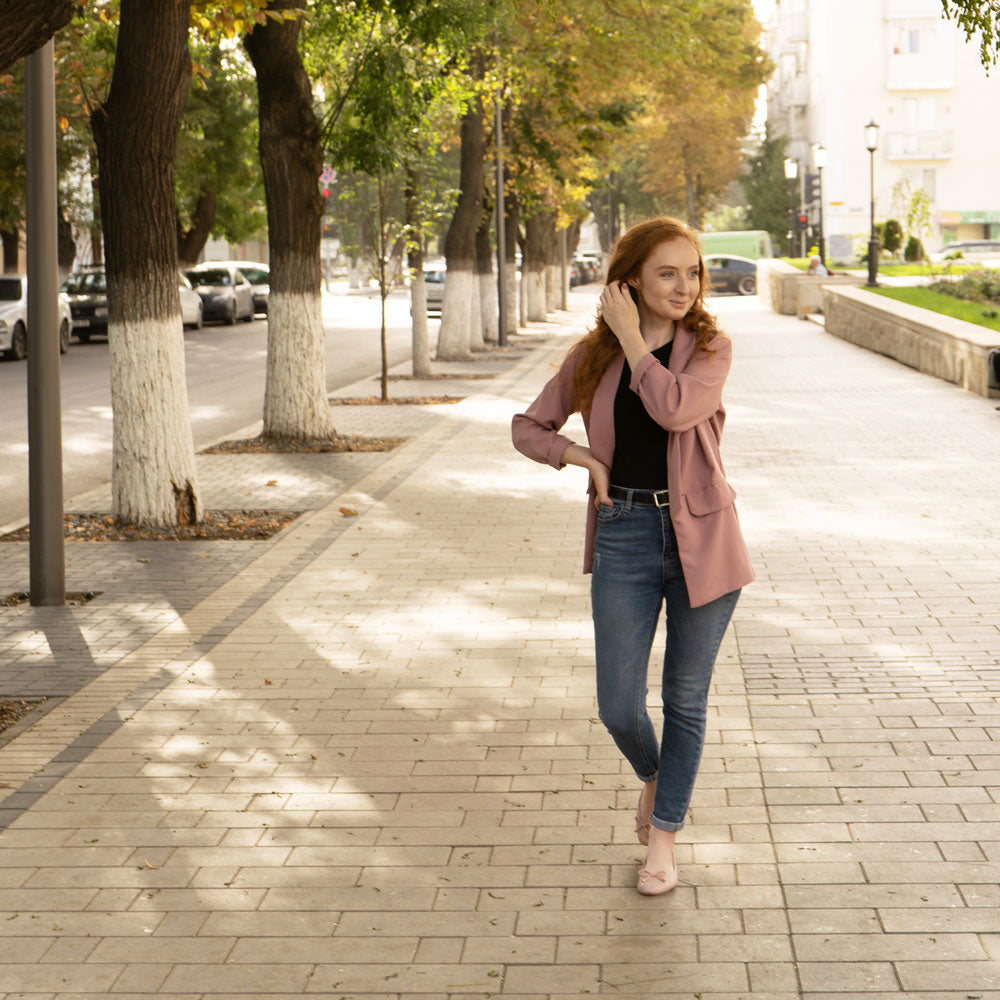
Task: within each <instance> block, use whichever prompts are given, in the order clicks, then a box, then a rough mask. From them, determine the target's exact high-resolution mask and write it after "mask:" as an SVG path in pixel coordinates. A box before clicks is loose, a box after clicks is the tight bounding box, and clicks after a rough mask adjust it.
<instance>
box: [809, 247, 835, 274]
mask: <svg viewBox="0 0 1000 1000" xmlns="http://www.w3.org/2000/svg"><path fill="white" fill-rule="evenodd" d="M829 273H830V269H829V268H828V267H827V266H826V264H824V263H823V258H822V257H820V255H819V254H818V253H814V254H813V255H812V256H811V257H810V258H809V274H816V275H819V276H820V277H822V276H824V275H827V274H829Z"/></svg>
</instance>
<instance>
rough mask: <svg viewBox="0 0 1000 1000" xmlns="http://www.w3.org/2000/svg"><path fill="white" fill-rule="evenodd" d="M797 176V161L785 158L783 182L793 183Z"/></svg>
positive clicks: (788, 157)
mask: <svg viewBox="0 0 1000 1000" xmlns="http://www.w3.org/2000/svg"><path fill="white" fill-rule="evenodd" d="M798 176H799V161H798V160H793V159H792V158H791V157H790V156H786V157H785V180H789V181H794V180H795V178H796V177H798Z"/></svg>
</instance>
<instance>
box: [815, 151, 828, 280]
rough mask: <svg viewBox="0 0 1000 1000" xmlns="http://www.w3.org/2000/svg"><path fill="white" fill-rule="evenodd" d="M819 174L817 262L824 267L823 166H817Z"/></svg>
mask: <svg viewBox="0 0 1000 1000" xmlns="http://www.w3.org/2000/svg"><path fill="white" fill-rule="evenodd" d="M816 173H817V174H818V175H819V182H818V187H819V262H820V263H821V264H822V265H823V266H824V267H826V247H825V244H826V235H825V234H824V232H823V168H822V167H817V168H816Z"/></svg>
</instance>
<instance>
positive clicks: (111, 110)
mask: <svg viewBox="0 0 1000 1000" xmlns="http://www.w3.org/2000/svg"><path fill="white" fill-rule="evenodd" d="M188 15H189V9H188V7H187V6H185V5H184V4H180V3H171V4H143V3H141V2H139V0H123V2H122V4H121V18H120V23H119V30H118V40H117V49H116V55H115V68H114V75H113V77H112V81H111V88H110V91H109V94H108V99H107V100H106V101H105V102H104V104H103V105H102V106H100V107H99V108H97V109H96V110H95V111H94V113H93V115H92V116H91V126H92V128H93V133H94V139H95V142H96V145H97V151H98V159H99V162H100V175H99V187H100V200H101V214H102V224H103V229H104V235H105V247H104V250H105V262H106V264H107V279H108V318H109V321H110V322H109V328H108V337H109V341H110V348H109V351H110V369H111V371H110V375H111V402H112V411H113V427H112V431H113V434H112V440H113V443H112V473H111V496H112V513H113V515H114V517H115V520H116V521H117V522H118V523H120V524H122V523H133V524H139V525H142V526H144V527H157V528H161V527H172V526H176V525H183V524H190V523H192V522H194V521H197V520H199V519H200V518H201V504H200V501H199V498H198V488H197V479H196V476H195V458H194V444H193V441H192V435H191V424H190V417H189V413H188V399H187V383H186V381H185V373H184V337H183V331H182V327H181V315H180V299H179V297H178V293H177V228H176V227H177V202H176V196H175V189H174V161H175V158H176V151H177V131H178V127H179V123H180V118H181V114H182V112H183V109H184V102H185V99H186V95H187V90H188V84H189V83H190V79H191V59H190V56H189V54H188V49H187V39H188V27H189V19H188Z"/></svg>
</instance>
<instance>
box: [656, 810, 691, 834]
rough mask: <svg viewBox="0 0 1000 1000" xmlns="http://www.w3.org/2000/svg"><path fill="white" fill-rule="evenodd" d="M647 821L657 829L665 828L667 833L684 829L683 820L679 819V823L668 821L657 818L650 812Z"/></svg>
mask: <svg viewBox="0 0 1000 1000" xmlns="http://www.w3.org/2000/svg"><path fill="white" fill-rule="evenodd" d="M649 822H650V823H651V824H652V825H653V826H655V827H656V829H657V830H666V831H667V832H668V833H676V831H678V830H683V829H684V821H683V820H681V821H680V823H668V822H667V821H666V820H665V819H657V818H656V817H655V816H654V815H653V814H652V813H650V816H649Z"/></svg>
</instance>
